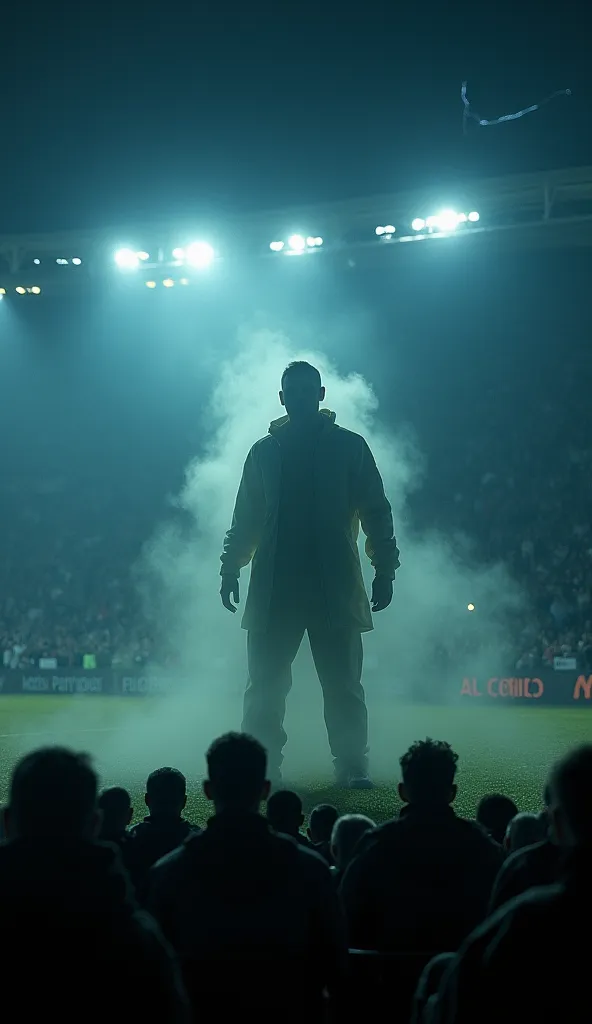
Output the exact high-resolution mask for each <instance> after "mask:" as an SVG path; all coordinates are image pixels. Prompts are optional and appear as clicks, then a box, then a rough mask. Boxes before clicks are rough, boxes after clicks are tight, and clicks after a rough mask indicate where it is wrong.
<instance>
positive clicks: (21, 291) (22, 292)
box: [16, 284, 27, 295]
mask: <svg viewBox="0 0 592 1024" xmlns="http://www.w3.org/2000/svg"><path fill="white" fill-rule="evenodd" d="M16 290H17V292H18V294H19V295H26V294H27V289H26V288H23V286H22V284H19V285H17V288H16Z"/></svg>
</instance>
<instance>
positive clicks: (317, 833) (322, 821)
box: [308, 804, 339, 843]
mask: <svg viewBox="0 0 592 1024" xmlns="http://www.w3.org/2000/svg"><path fill="white" fill-rule="evenodd" d="M338 817H339V813H338V811H337V808H336V807H333V804H319V805H318V806H317V807H313V809H312V811H311V812H310V825H309V827H308V834H309V836H310V839H311V841H312V842H313V843H330V842H331V836H332V834H333V826H334V824H335V822H336V821H337V819H338Z"/></svg>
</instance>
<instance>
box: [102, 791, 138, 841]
mask: <svg viewBox="0 0 592 1024" xmlns="http://www.w3.org/2000/svg"><path fill="white" fill-rule="evenodd" d="M99 810H100V811H101V815H102V819H101V823H100V829H99V839H100V840H101V841H102V842H106V843H115V845H116V846H119V848H120V849H122V848H123V847H124V846H125V844H126V843H129V841H130V834H129V832H128V831H127V828H128V825H129V824H130V822H131V820H132V815H133V813H134V809H133V807H132V802H131V799H130V795H129V793H128V791H127V789H123V788H122V787H121V786H111V787H110V789H104V790H103V792H102V793H101V795H100V797H99Z"/></svg>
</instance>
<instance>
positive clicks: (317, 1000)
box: [148, 733, 346, 1021]
mask: <svg viewBox="0 0 592 1024" xmlns="http://www.w3.org/2000/svg"><path fill="white" fill-rule="evenodd" d="M207 764H208V778H207V779H206V781H205V782H204V792H205V794H206V796H207V798H208V800H211V801H212V802H213V805H214V817H213V818H210V820H209V822H208V827H207V829H205V830H204V831H203V832H202V833H201V834H199V835H195V836H192V837H191V838H190V839H188V840H187V842H186V843H185V844H184V845H183V846H182V847H181V848H180V849H178V850H175V851H174V853H171V854H170V855H169V856H168V857H166V858H165V859H164V860H162V861H160V863H159V864H157V865H156V866H155V867H154V868H153V869H152V871H151V874H150V888H149V897H148V906H149V908H150V909H151V911H152V912H153V913H154V915H155V917H156V918H157V920H158V921H159V922H160V923H161V925H162V927H163V929H164V931H165V934H166V935H167V936H168V938H169V939H170V941H171V943H172V944H173V946H174V948H175V949H176V951H177V953H178V955H179V957H180V960H181V964H182V966H183V968H184V972H185V978H186V980H187V985H188V988H189V991H190V995H192V997H193V1002H194V1005H195V1007H196V1008H197V1007H198V1006H199V1005H201V1004H202V1002H203V993H204V988H203V986H204V979H208V978H215V979H221V980H222V986H221V987H220V988H218V989H217V996H216V1014H217V1016H219V1017H220V1018H221V1019H227V1018H228V1019H229V1018H230V1015H231V1013H244V1012H251V1013H253V1014H255V1013H257V1014H258V1015H259V1019H263V1017H262V1016H261V1015H262V1014H265V1013H267V1014H272V1013H273V1014H274V1016H276V1015H278V1014H280V1016H281V1019H282V1021H284V1020H295V1021H296V1020H297V1021H301V1020H302V1013H303V1008H304V1007H305V1008H306V1010H305V1015H306V1017H307V1020H310V1019H311V1018H312V1020H318V1019H320V1016H321V1012H322V1009H323V1006H322V993H323V991H324V990H325V989H327V990H328V991H329V992H334V991H335V989H336V988H337V987H338V983H339V982H340V978H341V972H342V967H343V963H344V957H345V954H346V946H345V933H344V928H343V922H342V918H341V913H340V907H339V902H338V898H337V895H336V892H335V888H334V886H333V883H332V880H331V875H330V872H329V869H328V868H327V865H326V864H325V863H324V862H323V860H322V858H321V857H319V856H318V855H317V854H316V853H314V852H313V851H312V850H307V849H305V848H304V847H303V846H301V845H300V844H298V843H295V842H293V841H292V840H291V839H289V838H287V837H286V836H281V835H277V833H275V832H274V831H273V830H272V829H271V827H270V825H269V822H268V821H266V819H265V818H263V817H262V816H261V815H260V813H259V807H260V804H261V802H262V801H263V800H266V799H267V797H268V795H269V790H270V783H269V782H268V781H266V770H267V755H266V753H265V750H264V748H263V747H262V746H261V744H260V743H258V742H257V740H254V739H252V738H251V737H250V736H247V735H244V734H238V733H229V734H228V735H226V736H222V737H220V739H218V740H216V741H215V742H214V743H213V744H212V746H211V747H210V749H209V751H208V754H207ZM225 979H226V982H225ZM228 982H230V983H228ZM265 1019H271V1017H267V1018H265Z"/></svg>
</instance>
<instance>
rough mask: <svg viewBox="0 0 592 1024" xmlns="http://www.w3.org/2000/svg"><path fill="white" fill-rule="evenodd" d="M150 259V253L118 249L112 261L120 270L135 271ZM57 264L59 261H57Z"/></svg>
mask: <svg viewBox="0 0 592 1024" xmlns="http://www.w3.org/2000/svg"><path fill="white" fill-rule="evenodd" d="M149 259H150V253H147V252H144V251H143V250H135V249H127V248H123V249H118V250H117V252H116V253H115V256H114V260H115V263H116V265H117V266H118V267H119V269H120V270H124V271H125V270H137V269H138V267H139V266H140V263H144V262H145V261H146V260H149ZM58 262H59V260H58Z"/></svg>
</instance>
